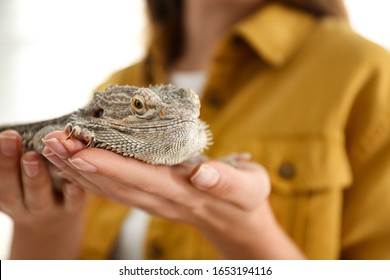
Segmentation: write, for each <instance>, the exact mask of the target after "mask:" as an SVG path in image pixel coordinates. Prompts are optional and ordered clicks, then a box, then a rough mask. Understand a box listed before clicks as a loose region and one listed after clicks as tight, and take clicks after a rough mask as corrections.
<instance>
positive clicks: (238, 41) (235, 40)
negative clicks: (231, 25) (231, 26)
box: [231, 36, 244, 49]
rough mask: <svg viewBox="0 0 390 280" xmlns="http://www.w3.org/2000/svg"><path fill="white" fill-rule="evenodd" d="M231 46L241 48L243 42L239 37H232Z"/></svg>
mask: <svg viewBox="0 0 390 280" xmlns="http://www.w3.org/2000/svg"><path fill="white" fill-rule="evenodd" d="M231 42H232V45H233V47H234V48H236V49H238V48H241V47H242V45H243V44H244V41H243V40H242V38H241V37H238V36H234V37H233V38H232V41H231Z"/></svg>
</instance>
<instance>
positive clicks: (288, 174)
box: [279, 162, 296, 179]
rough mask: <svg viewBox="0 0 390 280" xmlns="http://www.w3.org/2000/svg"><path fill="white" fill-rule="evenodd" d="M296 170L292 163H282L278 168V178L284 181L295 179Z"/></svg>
mask: <svg viewBox="0 0 390 280" xmlns="http://www.w3.org/2000/svg"><path fill="white" fill-rule="evenodd" d="M295 174H296V170H295V167H294V165H293V164H292V163H290V162H284V163H282V164H281V165H280V167H279V176H280V177H282V178H284V179H292V178H294V177H295Z"/></svg>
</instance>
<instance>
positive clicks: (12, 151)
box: [0, 135, 17, 157]
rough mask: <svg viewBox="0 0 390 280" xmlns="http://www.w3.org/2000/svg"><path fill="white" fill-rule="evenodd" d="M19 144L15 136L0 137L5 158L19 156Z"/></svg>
mask: <svg viewBox="0 0 390 280" xmlns="http://www.w3.org/2000/svg"><path fill="white" fill-rule="evenodd" d="M16 148H17V142H16V136H14V135H0V150H1V153H2V154H3V155H4V156H8V157H12V156H16V154H17V149H16Z"/></svg>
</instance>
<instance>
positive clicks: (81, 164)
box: [68, 158, 97, 172]
mask: <svg viewBox="0 0 390 280" xmlns="http://www.w3.org/2000/svg"><path fill="white" fill-rule="evenodd" d="M68 161H69V162H70V164H72V165H73V166H74V167H75V168H76V169H78V170H80V171H85V172H96V171H97V168H96V167H95V166H93V165H92V164H90V163H88V162H86V161H84V160H82V159H81V158H69V159H68Z"/></svg>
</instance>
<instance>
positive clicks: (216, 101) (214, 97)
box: [207, 93, 222, 108]
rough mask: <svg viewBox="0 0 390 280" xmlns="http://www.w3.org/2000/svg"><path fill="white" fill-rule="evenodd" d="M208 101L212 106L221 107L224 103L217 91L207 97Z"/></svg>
mask: <svg viewBox="0 0 390 280" xmlns="http://www.w3.org/2000/svg"><path fill="white" fill-rule="evenodd" d="M207 103H208V104H209V105H210V106H211V107H215V108H216V107H220V106H221V105H222V98H221V96H220V95H219V94H217V93H211V94H210V96H209V97H208V99H207Z"/></svg>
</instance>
